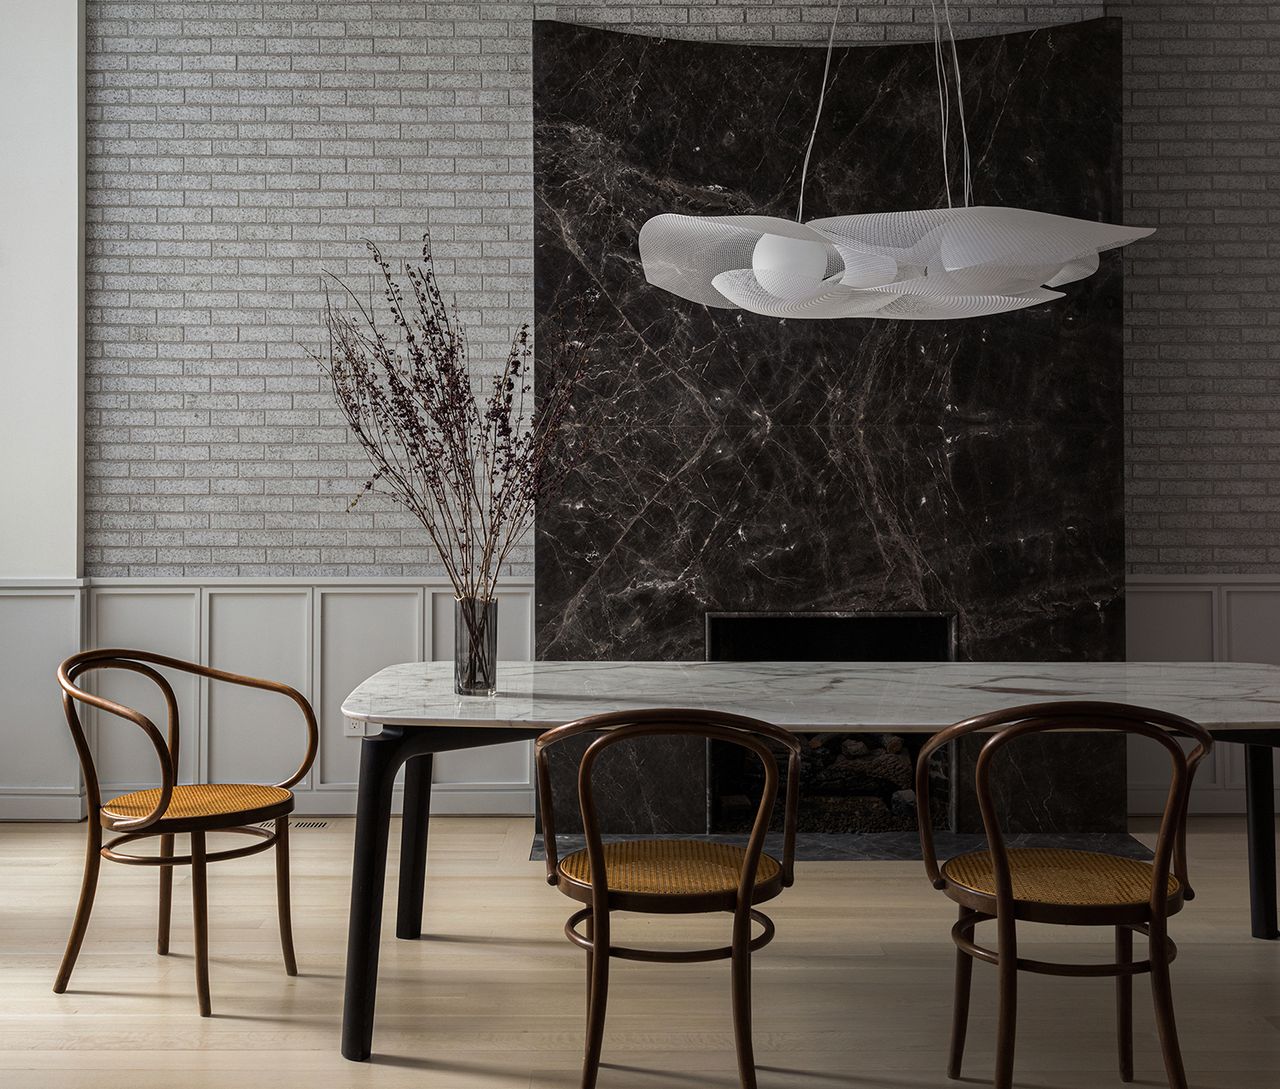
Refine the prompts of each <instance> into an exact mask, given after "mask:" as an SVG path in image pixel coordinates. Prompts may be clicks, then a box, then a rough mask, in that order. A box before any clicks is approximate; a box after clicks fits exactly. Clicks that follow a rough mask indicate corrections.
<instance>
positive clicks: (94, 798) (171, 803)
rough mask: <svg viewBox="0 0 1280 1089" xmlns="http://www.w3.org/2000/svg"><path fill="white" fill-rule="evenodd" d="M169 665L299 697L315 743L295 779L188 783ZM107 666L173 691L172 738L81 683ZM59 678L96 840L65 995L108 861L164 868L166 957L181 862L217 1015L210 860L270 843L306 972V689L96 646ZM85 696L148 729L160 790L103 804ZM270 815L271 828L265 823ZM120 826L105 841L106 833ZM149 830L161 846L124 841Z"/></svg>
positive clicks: (161, 949) (63, 982) (283, 916)
mask: <svg viewBox="0 0 1280 1089" xmlns="http://www.w3.org/2000/svg"><path fill="white" fill-rule="evenodd" d="M156 666H162V667H164V668H166V669H174V670H178V671H180V672H183V673H193V674H195V675H196V676H198V677H206V678H208V679H209V680H211V681H225V682H227V683H228V684H235V685H241V686H244V687H247V688H258V689H263V690H264V691H267V692H277V693H279V694H280V695H283V696H287V697H288V698H289V699H291V700H293V702H294V703H296V704H297V705H298V709H299V710H300V711H301V712H302V718H303V721H304V722H305V724H306V731H307V746H306V754H305V755H304V756H303V758H302V763H301V764H300V765H299V767H298V770H297V771H295V772H294V773H293V774H292V775H291V776H289V778H288V779H286V780H284V782H282V783H278V784H276V785H275V786H258V785H255V784H251V783H216V784H215V783H198V784H193V785H189V786H188V785H181V784H179V783H178V782H177V776H178V743H179V727H178V701H177V699H176V698H175V696H174V694H173V687H172V685H170V684H169V682H168V680H167V679H166V678H165V676H164V675H163V674H162V673H161V672H160V671H159V670H158V669H156V668H154V667H156ZM100 669H121V670H126V671H128V672H130V673H137V674H140V675H141V676H143V677H146V678H147V679H148V680H149V681H152V682H153V683H154V684H155V685H156V686H157V687H158V688H159V689H160V691H161V693H162V695H163V696H164V701H165V706H166V709H167V713H168V717H169V723H168V737H167V739H166V738H165V737H164V736H162V735H161V733H160V731H159V730H157V729H156V727H155V725H154V724H153V723H152V722H151V720H150V719H149V718H147V716H146V715H144V714H142V713H141V712H139V711H135V710H134V709H133V708H131V707H126V706H124V704H121V703H116V702H115V701H114V700H109V699H106V698H105V697H103V696H99V695H96V694H95V693H93V692H88V691H86V690H85V689H83V688H81V687H80V686H79V684H78V683H77V680H78V678H79V677H81V676H82V675H83V674H85V673H89V672H92V671H96V670H100ZM58 684H59V685H61V686H62V707H63V710H64V711H65V712H66V716H67V724H68V725H69V726H70V727H71V737H72V740H73V741H74V742H75V746H76V752H77V753H78V754H79V757H80V768H81V771H82V773H83V775H84V783H85V793H86V795H87V797H88V805H89V842H88V849H87V852H86V855H85V867H84V882H83V884H82V885H81V888H80V902H79V905H78V906H77V908H76V917H75V922H74V923H73V925H72V927H71V937H70V939H69V940H68V941H67V949H66V952H65V953H64V954H63V957H62V966H61V967H60V968H59V969H58V977H57V979H56V981H55V982H54V984H53V990H54V992H55V993H56V994H62V993H63V991H65V990H66V989H67V982H68V981H69V980H70V978H71V970H72V969H73V968H74V967H75V963H76V957H77V956H78V955H79V953H80V946H81V944H82V943H83V942H84V935H85V930H86V929H87V928H88V926H89V913H90V912H91V911H92V910H93V898H94V893H95V892H96V891H97V887H98V871H99V869H100V868H101V866H102V860H103V859H104V858H105V859H108V860H110V861H111V862H122V863H125V864H126V865H130V866H158V867H160V920H159V928H158V934H157V938H156V951H157V952H158V953H159V954H160V955H161V956H164V955H165V954H167V953H168V952H169V914H170V911H169V909H170V904H171V901H172V895H173V867H174V866H190V867H191V888H192V902H193V914H194V917H195V962H196V992H197V994H198V996H199V1000H200V1015H201V1016H202V1017H208V1016H209V1015H210V1012H211V1010H210V1003H209V912H208V899H207V883H206V882H207V879H206V866H207V864H208V863H210V862H221V861H223V860H225V859H231V858H244V857H245V856H246V855H252V854H257V853H258V852H259V851H265V850H267V849H268V848H269V847H273V846H274V847H275V849H276V896H277V909H278V913H279V917H280V944H281V947H282V949H283V953H284V966H285V971H286V972H287V973H288V974H289V975H291V976H295V975H297V974H298V966H297V960H296V958H295V956H294V951H293V929H292V924H291V921H290V911H289V814H290V813H291V812H292V811H293V792H292V791H291V790H290V789H289V788H290V787H291V786H293V785H294V784H295V783H297V782H298V781H299V780H300V779H302V777H303V776H304V775H306V774H307V772H308V770H310V768H311V764H312V761H314V760H315V755H316V746H317V742H318V739H319V733H318V730H317V728H316V717H315V714H314V713H313V712H312V710H311V705H310V704H309V703H308V702H307V700H306V697H305V696H303V695H302V694H301V693H300V692H298V691H296V690H294V689H292V688H290V687H289V686H288V685H285V684H278V683H276V682H275V681H263V680H258V679H256V678H254V677H242V676H240V675H238V674H235V673H226V672H224V671H223V670H220V669H212V668H210V667H209V666H203V665H196V664H195V663H194V662H184V661H182V660H180V659H177V658H168V657H165V656H164V655H161V654H152V653H150V652H147V651H138V650H87V651H84V652H82V653H80V654H74V655H72V656H71V657H70V658H68V659H67V660H66V661H65V662H63V663H62V665H61V666H59V667H58ZM78 704H86V705H88V706H90V707H95V708H97V709H98V710H99V711H105V712H107V713H108V714H111V715H115V716H117V717H119V718H123V719H127V720H128V721H130V722H132V723H134V724H135V725H136V726H139V727H140V728H141V729H142V731H143V732H144V733H145V734H146V735H147V740H149V741H150V742H151V745H152V747H153V748H154V749H155V752H156V756H157V757H158V758H159V762H160V787H159V789H155V790H135V791H133V792H132V793H129V794H123V795H121V796H120V797H118V798H113V799H111V800H110V801H108V802H106V803H103V801H102V794H101V789H100V786H99V783H98V773H97V769H96V768H95V766H94V760H93V753H92V751H91V749H90V747H89V742H88V740H87V739H86V736H85V730H84V727H83V725H82V724H81V722H80V715H79V711H78V707H77V705H78ZM267 822H271V827H270V828H264V827H259V825H261V824H265V823H267ZM103 829H106V830H107V831H109V832H117V833H120V834H119V835H117V836H115V838H113V839H111V840H109V841H108V842H107V843H106V844H105V845H104V844H103V842H102V832H103ZM209 832H234V833H239V834H241V835H247V836H252V837H254V838H255V839H256V840H257V841H258V842H256V843H250V844H249V845H248V846H245V847H236V848H234V849H228V850H222V851H213V852H210V851H208V850H207V849H206V846H205V837H206V835H207V834H208V833H209ZM178 835H189V836H190V837H191V853H190V854H187V855H175V854H174V837H175V836H178ZM150 836H159V837H160V852H159V854H157V855H136V854H129V853H127V852H124V851H120V850H118V849H117V848H119V847H121V846H122V845H124V844H129V843H133V842H135V841H137V840H140V839H146V838H148V837H150Z"/></svg>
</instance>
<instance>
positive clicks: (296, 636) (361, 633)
mask: <svg viewBox="0 0 1280 1089" xmlns="http://www.w3.org/2000/svg"><path fill="white" fill-rule="evenodd" d="M505 586H506V589H505V590H504V591H503V592H502V593H501V594H500V595H499V599H500V604H499V618H500V619H499V624H500V634H499V640H498V642H499V653H500V655H501V656H502V657H504V658H508V659H525V660H527V659H528V658H530V657H531V656H532V648H533V600H532V593H533V580H532V579H529V578H509V579H507V580H506V582H505ZM108 645H115V646H123V647H140V648H142V649H146V650H154V651H156V652H158V653H161V654H170V655H173V656H174V657H178V658H186V659H189V660H192V661H199V662H204V663H206V664H210V665H213V666H216V667H218V668H221V669H228V670H231V671H233V672H237V673H248V674H251V675H255V676H262V677H268V678H272V679H278V680H282V681H285V682H286V683H288V684H292V685H294V686H295V687H296V688H298V689H299V690H300V691H301V692H303V693H304V694H305V695H306V696H307V697H308V698H310V699H311V700H312V703H313V705H314V706H315V710H316V717H317V719H318V721H319V724H320V751H319V754H318V756H317V759H316V763H315V766H314V768H313V770H312V773H311V775H310V776H309V777H308V778H307V779H306V780H305V781H304V782H302V783H300V784H299V785H298V787H297V788H296V789H297V795H298V803H297V808H298V812H299V813H302V814H345V813H353V812H354V811H355V797H356V789H355V784H356V778H357V770H358V767H359V759H360V742H359V740H358V738H357V736H356V731H352V730H350V729H348V727H347V724H346V722H345V721H344V720H343V718H342V714H341V706H342V700H343V698H344V697H345V696H346V695H347V693H348V692H349V691H350V690H351V689H352V688H353V687H354V686H355V685H356V684H358V683H359V682H360V681H361V680H363V679H364V678H365V677H366V676H368V675H369V674H371V673H373V672H376V671H377V670H378V669H380V668H382V667H383V666H385V665H390V664H392V663H394V662H403V661H412V660H432V659H440V660H448V659H449V658H450V657H451V656H452V654H453V593H452V590H451V588H449V587H448V585H447V583H446V582H445V581H444V580H442V579H407V578H384V579H368V578H362V579H316V580H311V579H287V578H286V579H255V578H245V579H221V580H219V579H210V580H198V579H124V578H121V579H115V578H112V579H79V580H75V579H72V580H56V581H49V580H44V581H21V582H19V581H16V580H15V581H6V582H3V583H0V696H2V699H0V708H2V710H0V715H2V716H3V717H0V737H2V738H3V740H2V742H0V745H2V748H0V754H2V755H3V762H2V766H0V819H17V820H22V819H28V820H50V819H52V820H74V819H78V818H79V817H80V816H82V811H83V788H82V785H81V783H80V777H79V768H78V765H77V762H76V758H75V750H74V748H73V747H72V745H71V741H70V737H69V735H68V732H67V729H66V725H65V723H64V721H63V717H62V709H61V704H60V701H59V696H58V688H57V683H56V681H55V679H54V670H55V668H56V666H57V663H58V662H60V661H61V660H62V659H63V658H65V657H66V656H68V655H69V654H72V653H74V652H75V651H76V650H78V649H80V648H82V647H90V646H108ZM170 679H171V681H172V683H173V685H174V690H175V693H176V695H177V697H178V701H179V712H180V718H181V725H182V732H181V737H182V746H181V756H180V758H181V777H182V779H183V781H186V782H191V781H219V780H221V781H227V780H233V779H240V780H245V781H249V782H267V781H273V780H278V779H280V778H283V777H284V776H285V775H287V774H289V773H290V772H292V771H293V769H294V768H295V767H296V765H297V761H298V760H299V759H300V758H301V755H302V752H303V745H304V741H305V734H304V732H303V727H302V721H301V718H300V716H299V715H298V714H297V712H296V711H295V710H294V709H293V708H292V706H291V704H290V703H289V702H288V701H287V700H285V699H284V698H283V697H280V696H277V695H274V694H271V693H261V692H253V691H247V690H244V689H236V688H229V687H227V686H226V685H220V684H209V683H207V682H203V681H198V680H192V679H190V678H188V677H186V676H184V675H182V674H177V673H175V674H173V675H172V677H171V678H170ZM98 683H99V684H100V686H101V687H100V689H99V690H100V691H102V692H104V694H109V695H111V696H113V697H117V698H119V699H121V700H122V701H123V702H126V703H129V704H131V705H136V706H138V707H139V708H140V709H141V710H143V711H144V712H145V713H147V714H148V715H150V716H151V717H153V718H154V720H155V722H156V724H157V726H159V727H160V728H161V729H164V705H163V701H162V700H161V699H160V698H158V695H157V693H156V692H155V691H154V690H153V689H152V688H151V686H149V685H148V684H147V683H146V682H145V681H142V680H141V679H139V678H136V677H129V676H119V677H111V678H109V679H108V678H104V679H102V680H101V681H100V682H98ZM86 722H87V725H88V726H89V736H90V742H91V744H92V745H93V746H94V747H95V753H96V756H97V759H98V763H99V768H100V770H101V773H102V776H103V788H104V792H105V793H106V794H107V795H108V796H111V795H113V794H116V793H120V792H123V791H127V790H135V789H138V788H140V787H147V786H154V785H156V783H157V782H158V771H157V769H156V767H155V757H154V755H153V754H152V752H151V750H150V748H149V747H148V746H147V745H146V743H145V741H143V739H142V737H141V735H140V732H139V731H138V730H137V728H136V727H133V726H131V725H130V724H128V723H116V722H97V721H94V719H92V718H87V719H86ZM434 778H435V784H436V786H435V790H434V791H433V796H432V809H433V810H434V811H436V812H442V813H501V814H531V813H532V812H533V776H532V754H531V746H529V745H528V744H525V743H519V744H514V745H500V746H495V747H493V748H492V749H485V750H479V751H477V752H474V753H452V754H448V755H446V756H443V757H441V758H440V759H439V760H438V761H437V762H436V768H435V777H434ZM398 802H399V799H398V795H397V804H398Z"/></svg>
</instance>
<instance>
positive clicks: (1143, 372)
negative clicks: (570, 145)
mask: <svg viewBox="0 0 1280 1089" xmlns="http://www.w3.org/2000/svg"><path fill="white" fill-rule="evenodd" d="M1103 7H1104V5H1102V4H1083V3H1062V2H1054V0H1020V2H992V3H987V4H982V5H978V4H974V5H965V4H956V5H954V19H955V24H956V29H957V32H958V33H960V34H966V33H988V32H992V31H995V30H1007V29H1015V28H1018V27H1022V26H1027V25H1035V24H1043V23H1051V22H1068V21H1073V20H1077V19H1082V18H1091V17H1094V16H1097V15H1100V14H1103ZM1109 7H1110V10H1111V12H1112V13H1113V14H1114V13H1119V14H1123V15H1125V16H1126V17H1127V18H1128V19H1129V20H1130V29H1129V40H1130V48H1129V51H1128V53H1129V55H1128V60H1127V64H1128V68H1129V84H1130V86H1129V94H1130V113H1129V133H1128V149H1127V158H1128V162H1127V168H1128V171H1129V180H1130V185H1129V198H1128V199H1129V201H1130V204H1131V213H1130V215H1129V219H1130V220H1131V221H1133V222H1138V223H1154V224H1155V225H1157V226H1159V227H1160V228H1161V235H1160V236H1159V241H1158V242H1156V243H1144V245H1143V247H1141V248H1138V247H1135V249H1134V250H1133V251H1131V254H1132V256H1131V257H1130V258H1129V262H1130V263H1129V271H1130V276H1129V292H1130V300H1129V312H1128V335H1129V358H1130V364H1129V365H1130V367H1131V372H1132V374H1131V388H1130V397H1131V410H1132V411H1131V416H1130V444H1131V445H1130V449H1131V453H1132V456H1131V465H1130V473H1131V477H1132V495H1131V506H1132V512H1131V513H1132V525H1133V528H1132V532H1131V536H1132V541H1131V561H1132V564H1133V566H1134V568H1135V569H1136V570H1143V571H1152V570H1155V571H1163V572H1172V571H1181V570H1224V571H1225V570H1237V571H1238V570H1254V569H1261V568H1263V567H1265V566H1267V565H1269V564H1271V565H1274V561H1275V560H1277V559H1280V555H1276V556H1273V555H1272V554H1271V550H1270V549H1269V548H1268V546H1267V544H1266V535H1267V533H1268V532H1269V528H1270V526H1271V525H1272V524H1273V520H1274V524H1280V469H1273V468H1272V465H1273V464H1275V463H1277V460H1278V459H1277V452H1280V444H1276V443H1275V436H1276V435H1277V434H1278V432H1276V431H1275V429H1274V427H1272V428H1269V426H1268V425H1269V424H1271V423H1272V421H1273V417H1275V416H1276V414H1277V413H1280V387H1278V386H1277V383H1276V382H1275V380H1274V379H1272V378H1270V377H1269V373H1270V365H1271V359H1270V356H1271V354H1272V352H1273V349H1272V348H1271V347H1270V345H1271V344H1273V343H1274V342H1275V340H1276V337H1277V335H1280V334H1273V333H1270V332H1269V324H1268V321H1267V317H1268V315H1267V311H1266V309H1265V308H1266V307H1267V305H1268V298H1267V294H1266V290H1267V288H1268V287H1269V286H1270V285H1269V283H1268V281H1267V276H1268V275H1269V274H1270V273H1271V272H1272V268H1271V265H1270V264H1269V261H1270V260H1271V259H1272V258H1273V257H1274V254H1273V253H1272V252H1271V247H1270V245H1269V243H1268V233H1267V232H1268V231H1269V230H1270V222H1271V220H1272V219H1273V218H1274V213H1272V212H1271V211H1270V208H1271V205H1272V203H1273V201H1275V200H1280V196H1277V197H1273V196H1272V195H1271V192H1280V190H1271V191H1269V190H1268V187H1267V177H1266V166H1267V164H1266V162H1265V158H1264V157H1265V155H1266V154H1267V153H1269V152H1270V151H1271V150H1272V149H1273V148H1274V147H1275V146H1276V145H1275V143H1274V141H1275V136H1274V135H1273V129H1274V125H1275V124H1277V123H1280V110H1277V105H1278V104H1277V103H1276V102H1275V100H1274V99H1275V95H1276V94H1277V91H1276V90H1275V89H1274V88H1275V87H1276V85H1277V84H1276V81H1277V76H1276V74H1275V73H1276V71H1277V70H1280V68H1278V66H1280V61H1274V60H1270V61H1269V58H1272V57H1274V56H1275V47H1274V45H1273V44H1272V43H1273V42H1275V41H1276V40H1277V38H1276V37H1274V34H1275V31H1273V30H1272V29H1271V26H1270V25H1269V24H1268V23H1267V18H1268V14H1269V11H1268V6H1267V5H1264V4H1250V3H1238V4H1225V5H1224V4H1217V5H1215V4H1211V3H1199V2H1194V0H1191V2H1186V3H1182V4H1154V3H1141V2H1138V0H1135V2H1133V3H1121V4H1115V3H1113V4H1111V5H1110V6H1109ZM833 10H834V4H833V3H820V4H797V3H785V2H783V3H766V2H761V0H755V2H738V0H720V2H718V3H717V2H713V0H679V2H674V0H673V2H660V0H650V2H648V3H636V4H632V3H621V2H619V3H599V4H568V3H563V4H549V3H546V4H544V3H540V4H536V5H535V4H533V3H527V2H526V3H501V2H490V0H484V2H480V3H455V4H447V3H439V2H434V0H432V2H418V3H394V2H389V0H375V2H363V3H359V2H357V3H350V2H347V3H344V2H338V0H319V2H313V3H276V2H257V0H221V2H213V3H177V2H157V3H137V2H130V0H88V17H89V27H88V218H89V257H88V285H87V286H88V347H87V356H88V360H87V372H88V373H87V376H86V387H87V433H86V462H87V466H86V517H87V520H88V525H87V530H86V532H87V544H88V548H87V556H86V569H87V571H88V573H89V574H93V575H123V574H128V575H188V576H218V575H241V576H247V575H304V576H306V575H355V574H370V575H374V574H384V575H399V574H406V575H408V574H419V573H429V572H432V573H433V572H436V571H437V568H436V567H435V565H434V564H433V563H432V562H431V560H430V557H429V555H428V553H427V552H426V550H425V549H424V548H422V547H421V545H420V543H419V542H420V534H419V532H418V531H416V530H415V528H414V527H413V525H412V524H411V523H409V522H407V521H406V520H405V519H404V518H403V517H401V516H398V515H396V514H394V513H392V512H390V511H388V510H386V509H385V508H375V507H374V506H372V505H371V506H369V507H368V508H361V509H360V510H359V511H358V512H356V513H350V514H348V513H345V507H346V500H347V498H348V497H349V496H350V495H351V494H352V492H353V491H354V489H355V488H356V487H357V486H358V483H359V482H360V481H361V480H363V479H364V465H363V460H362V458H361V455H360V452H359V450H358V449H356V448H354V447H353V446H352V445H351V444H350V443H348V442H347V441H346V440H345V438H344V434H343V428H342V426H341V423H340V421H339V420H338V419H337V418H336V415H335V413H334V412H333V410H332V409H331V407H330V405H329V398H328V395H327V394H326V392H325V391H324V390H323V389H322V387H321V384H320V381H319V379H318V377H317V374H316V371H315V369H314V366H313V365H312V364H311V363H310V361H309V360H307V359H306V357H305V355H304V353H303V348H304V347H307V346H313V345H317V344H318V342H319V325H318V313H317V311H318V307H319V304H320V293H319V290H320V271H321V269H329V270H331V271H334V272H336V273H339V274H341V275H344V276H348V277H353V276H357V275H361V274H363V270H364V267H365V265H364V254H363V249H362V246H361V240H362V239H364V238H372V239H374V240H376V241H378V242H379V243H380V244H382V245H383V246H384V248H385V249H386V250H387V252H388V253H389V254H392V255H394V256H396V257H407V256H411V255H412V253H413V252H414V251H415V249H416V247H417V245H418V240H419V237H420V235H421V233H422V230H423V228H424V226H428V225H429V226H430V228H431V230H432V233H433V236H434V238H435V240H436V244H437V245H436V248H437V254H438V257H439V259H440V260H439V267H440V270H441V272H442V273H443V274H444V275H445V277H446V278H447V282H448V284H449V286H451V287H452V288H453V289H454V290H456V291H457V292H458V295H459V300H460V302H461V303H462V305H463V307H464V311H465V316H466V317H467V319H468V320H469V322H470V324H471V327H472V333H473V343H474V346H475V347H476V348H477V349H478V350H481V351H490V352H494V353H496V352H499V351H501V350H502V349H503V348H504V347H505V344H506V341H507V339H508V338H509V336H510V333H511V331H512V330H513V329H514V327H515V326H516V325H517V324H519V322H521V321H522V320H525V319H527V318H528V317H529V312H530V302H531V298H530V297H531V292H532V278H531V264H532V242H531V236H532V211H531V205H532V182H531V158H532V149H531V143H530V140H531V115H530V93H529V70H530V55H529V34H530V27H529V23H530V19H531V18H533V17H534V16H535V14H536V15H537V16H538V17H541V18H560V19H565V20H571V21H577V22H583V23H591V24H595V25H608V26H615V27H617V26H626V27H628V28H629V29H633V30H636V31H640V32H644V33H664V34H669V35H672V36H680V37H700V38H710V39H715V40H720V41H763V42H769V41H775V42H780V43H781V42H795V41H802V42H814V43H817V42H820V41H823V40H825V36H826V32H827V27H828V25H829V20H830V18H831V14H832V12H833ZM929 18H930V15H929V5H928V3H924V4H920V3H915V2H905V0H882V2H879V3H875V2H864V3H855V4H846V5H845V10H844V14H843V15H842V30H841V33H840V40H842V41H850V42H852V41H867V40H870V41H880V40H906V39H915V38H920V37H923V36H925V35H928V34H929V33H930V29H929ZM1276 25H1277V26H1280V21H1278V22H1277V24H1276ZM1189 270H1191V271H1189ZM1193 273H1194V274H1193ZM1276 328H1280V325H1277V326H1276ZM1268 399H1270V404H1268ZM1278 551H1280V550H1278ZM528 560H529V556H528V555H527V554H526V555H524V556H522V557H520V558H519V566H520V567H522V568H523V569H525V570H527V565H528Z"/></svg>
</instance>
